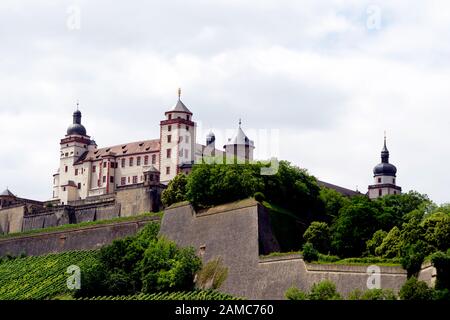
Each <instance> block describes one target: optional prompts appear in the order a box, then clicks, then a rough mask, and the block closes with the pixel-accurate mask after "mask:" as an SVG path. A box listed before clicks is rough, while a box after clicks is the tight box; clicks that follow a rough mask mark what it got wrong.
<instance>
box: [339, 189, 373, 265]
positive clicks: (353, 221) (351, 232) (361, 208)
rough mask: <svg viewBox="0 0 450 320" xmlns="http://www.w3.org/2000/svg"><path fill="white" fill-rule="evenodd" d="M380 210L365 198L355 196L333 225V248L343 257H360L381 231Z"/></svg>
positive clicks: (340, 212)
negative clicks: (375, 235)
mask: <svg viewBox="0 0 450 320" xmlns="http://www.w3.org/2000/svg"><path fill="white" fill-rule="evenodd" d="M379 214H380V208H379V206H378V205H377V204H376V203H375V202H372V201H371V200H370V199H368V198H367V197H365V196H355V197H353V198H352V199H351V202H350V203H349V204H348V205H346V206H345V207H343V208H342V209H341V210H340V211H339V216H338V218H337V219H336V221H335V223H334V224H333V225H332V228H331V229H332V247H333V249H334V252H335V253H336V254H337V255H339V256H341V257H358V256H361V254H362V253H363V252H364V250H365V249H366V241H367V240H369V239H371V237H372V235H373V234H374V232H375V231H376V230H378V229H379V222H378V216H379Z"/></svg>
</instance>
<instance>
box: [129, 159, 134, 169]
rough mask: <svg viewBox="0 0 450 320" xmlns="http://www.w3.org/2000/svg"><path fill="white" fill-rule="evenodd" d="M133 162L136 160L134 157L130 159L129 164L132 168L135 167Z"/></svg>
mask: <svg viewBox="0 0 450 320" xmlns="http://www.w3.org/2000/svg"><path fill="white" fill-rule="evenodd" d="M133 160H134V159H133V157H131V158H130V163H129V166H130V167H132V166H133Z"/></svg>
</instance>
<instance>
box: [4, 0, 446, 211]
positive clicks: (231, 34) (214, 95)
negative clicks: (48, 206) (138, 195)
mask: <svg viewBox="0 0 450 320" xmlns="http://www.w3.org/2000/svg"><path fill="white" fill-rule="evenodd" d="M449 39H450V3H449V2H448V1H444V0H443V1H375V2H369V1H367V2H366V1H360V0H358V1H356V0H355V1H348V0H346V1H318V0H314V1H298V0H295V1H294V0H292V1H288V0H284V1H281V0H273V1H261V0H246V1H242V0H214V1H211V0H189V1H181V0H180V1H168V0H163V1H120V3H119V2H114V3H113V2H112V1H100V0H97V1H76V0H73V1H50V0H48V1H43V0H41V1H40V0H29V1H21V0H1V2H0V137H1V148H0V189H3V188H5V187H6V186H8V187H9V188H10V189H11V190H12V191H13V192H14V193H15V194H17V195H19V196H22V197H28V198H34V199H38V200H46V199H49V198H50V197H51V193H52V175H53V173H55V172H56V170H57V168H58V166H59V140H60V139H61V138H63V137H64V135H65V131H66V129H67V127H68V126H69V125H70V124H71V122H72V113H73V111H74V108H75V103H76V100H77V99H79V101H80V110H81V111H82V113H83V120H82V121H83V124H84V125H85V126H86V129H87V132H88V134H89V135H90V136H91V137H93V138H94V139H95V140H96V142H97V144H98V145H99V147H104V146H108V145H115V144H121V143H124V142H131V141H137V140H145V139H153V138H158V137H159V121H160V120H161V119H162V117H163V114H164V111H166V110H168V109H169V108H171V106H172V105H174V104H175V102H176V99H177V96H176V92H177V88H178V87H181V88H182V92H183V94H182V100H183V101H184V103H185V104H186V105H187V106H188V107H189V108H190V109H191V111H192V112H193V113H194V119H195V121H197V122H198V124H199V134H198V135H197V141H198V142H202V143H203V141H204V140H205V135H206V133H207V132H206V130H207V129H209V128H214V131H215V132H216V135H217V137H218V138H217V139H218V140H219V141H218V142H219V145H220V144H223V142H224V141H225V137H226V136H227V135H228V132H229V130H230V129H235V128H236V127H237V124H238V119H239V118H242V121H243V128H244V131H246V133H247V134H248V136H249V137H250V139H254V140H255V143H256V150H255V153H256V155H257V156H258V157H260V158H267V156H268V153H273V154H277V155H278V156H279V157H280V158H281V159H286V160H289V161H291V162H292V163H294V164H296V165H298V166H300V167H304V168H307V169H308V170H309V171H310V173H312V174H313V175H315V176H316V177H318V178H319V179H321V180H324V181H327V182H330V183H334V184H338V185H342V186H344V187H347V188H351V189H355V188H356V187H358V189H359V190H360V191H364V192H366V191H367V186H368V185H369V184H371V183H372V181H373V174H372V170H373V167H374V166H375V165H376V164H377V163H378V162H380V151H381V148H382V143H383V132H384V130H386V131H387V135H388V148H389V151H390V154H391V158H390V160H391V163H393V164H394V165H396V166H397V168H398V174H397V182H398V184H399V185H400V186H401V187H402V188H403V191H408V190H411V189H413V190H417V191H419V192H421V193H426V194H428V195H429V196H430V197H431V199H433V200H434V201H435V202H437V203H443V202H449V201H450V165H449V164H450V142H449V136H450V108H449V106H450V41H449ZM264 130H266V133H267V135H268V136H270V137H271V141H274V140H277V137H278V140H279V142H278V143H277V144H275V143H272V144H271V145H270V146H268V147H267V144H266V143H263V141H264V139H263V138H262V137H263V136H264V135H263V131H264ZM263 145H264V146H263ZM265 150H266V151H267V150H269V151H270V150H272V151H270V152H263V151H265Z"/></svg>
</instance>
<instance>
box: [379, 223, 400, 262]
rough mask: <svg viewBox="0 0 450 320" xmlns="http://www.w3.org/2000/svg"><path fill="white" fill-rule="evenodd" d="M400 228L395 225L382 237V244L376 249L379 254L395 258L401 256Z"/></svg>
mask: <svg viewBox="0 0 450 320" xmlns="http://www.w3.org/2000/svg"><path fill="white" fill-rule="evenodd" d="M400 239H401V235H400V229H399V228H398V227H397V226H395V227H393V228H392V229H391V230H390V231H389V233H387V234H386V236H385V237H384V238H383V239H382V242H381V244H380V245H379V246H378V247H377V248H376V249H375V254H376V255H377V256H382V257H383V258H395V257H398V256H399V253H400V247H401V240H400Z"/></svg>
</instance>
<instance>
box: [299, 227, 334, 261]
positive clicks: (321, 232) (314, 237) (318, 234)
mask: <svg viewBox="0 0 450 320" xmlns="http://www.w3.org/2000/svg"><path fill="white" fill-rule="evenodd" d="M303 239H304V240H305V241H306V242H310V243H311V244H312V245H313V246H314V248H316V249H317V250H318V251H319V252H321V253H326V252H328V251H329V249H330V228H329V227H328V225H327V224H326V223H325V222H319V221H313V222H312V223H311V224H310V225H309V227H308V229H306V231H305V233H304V234H303Z"/></svg>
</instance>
